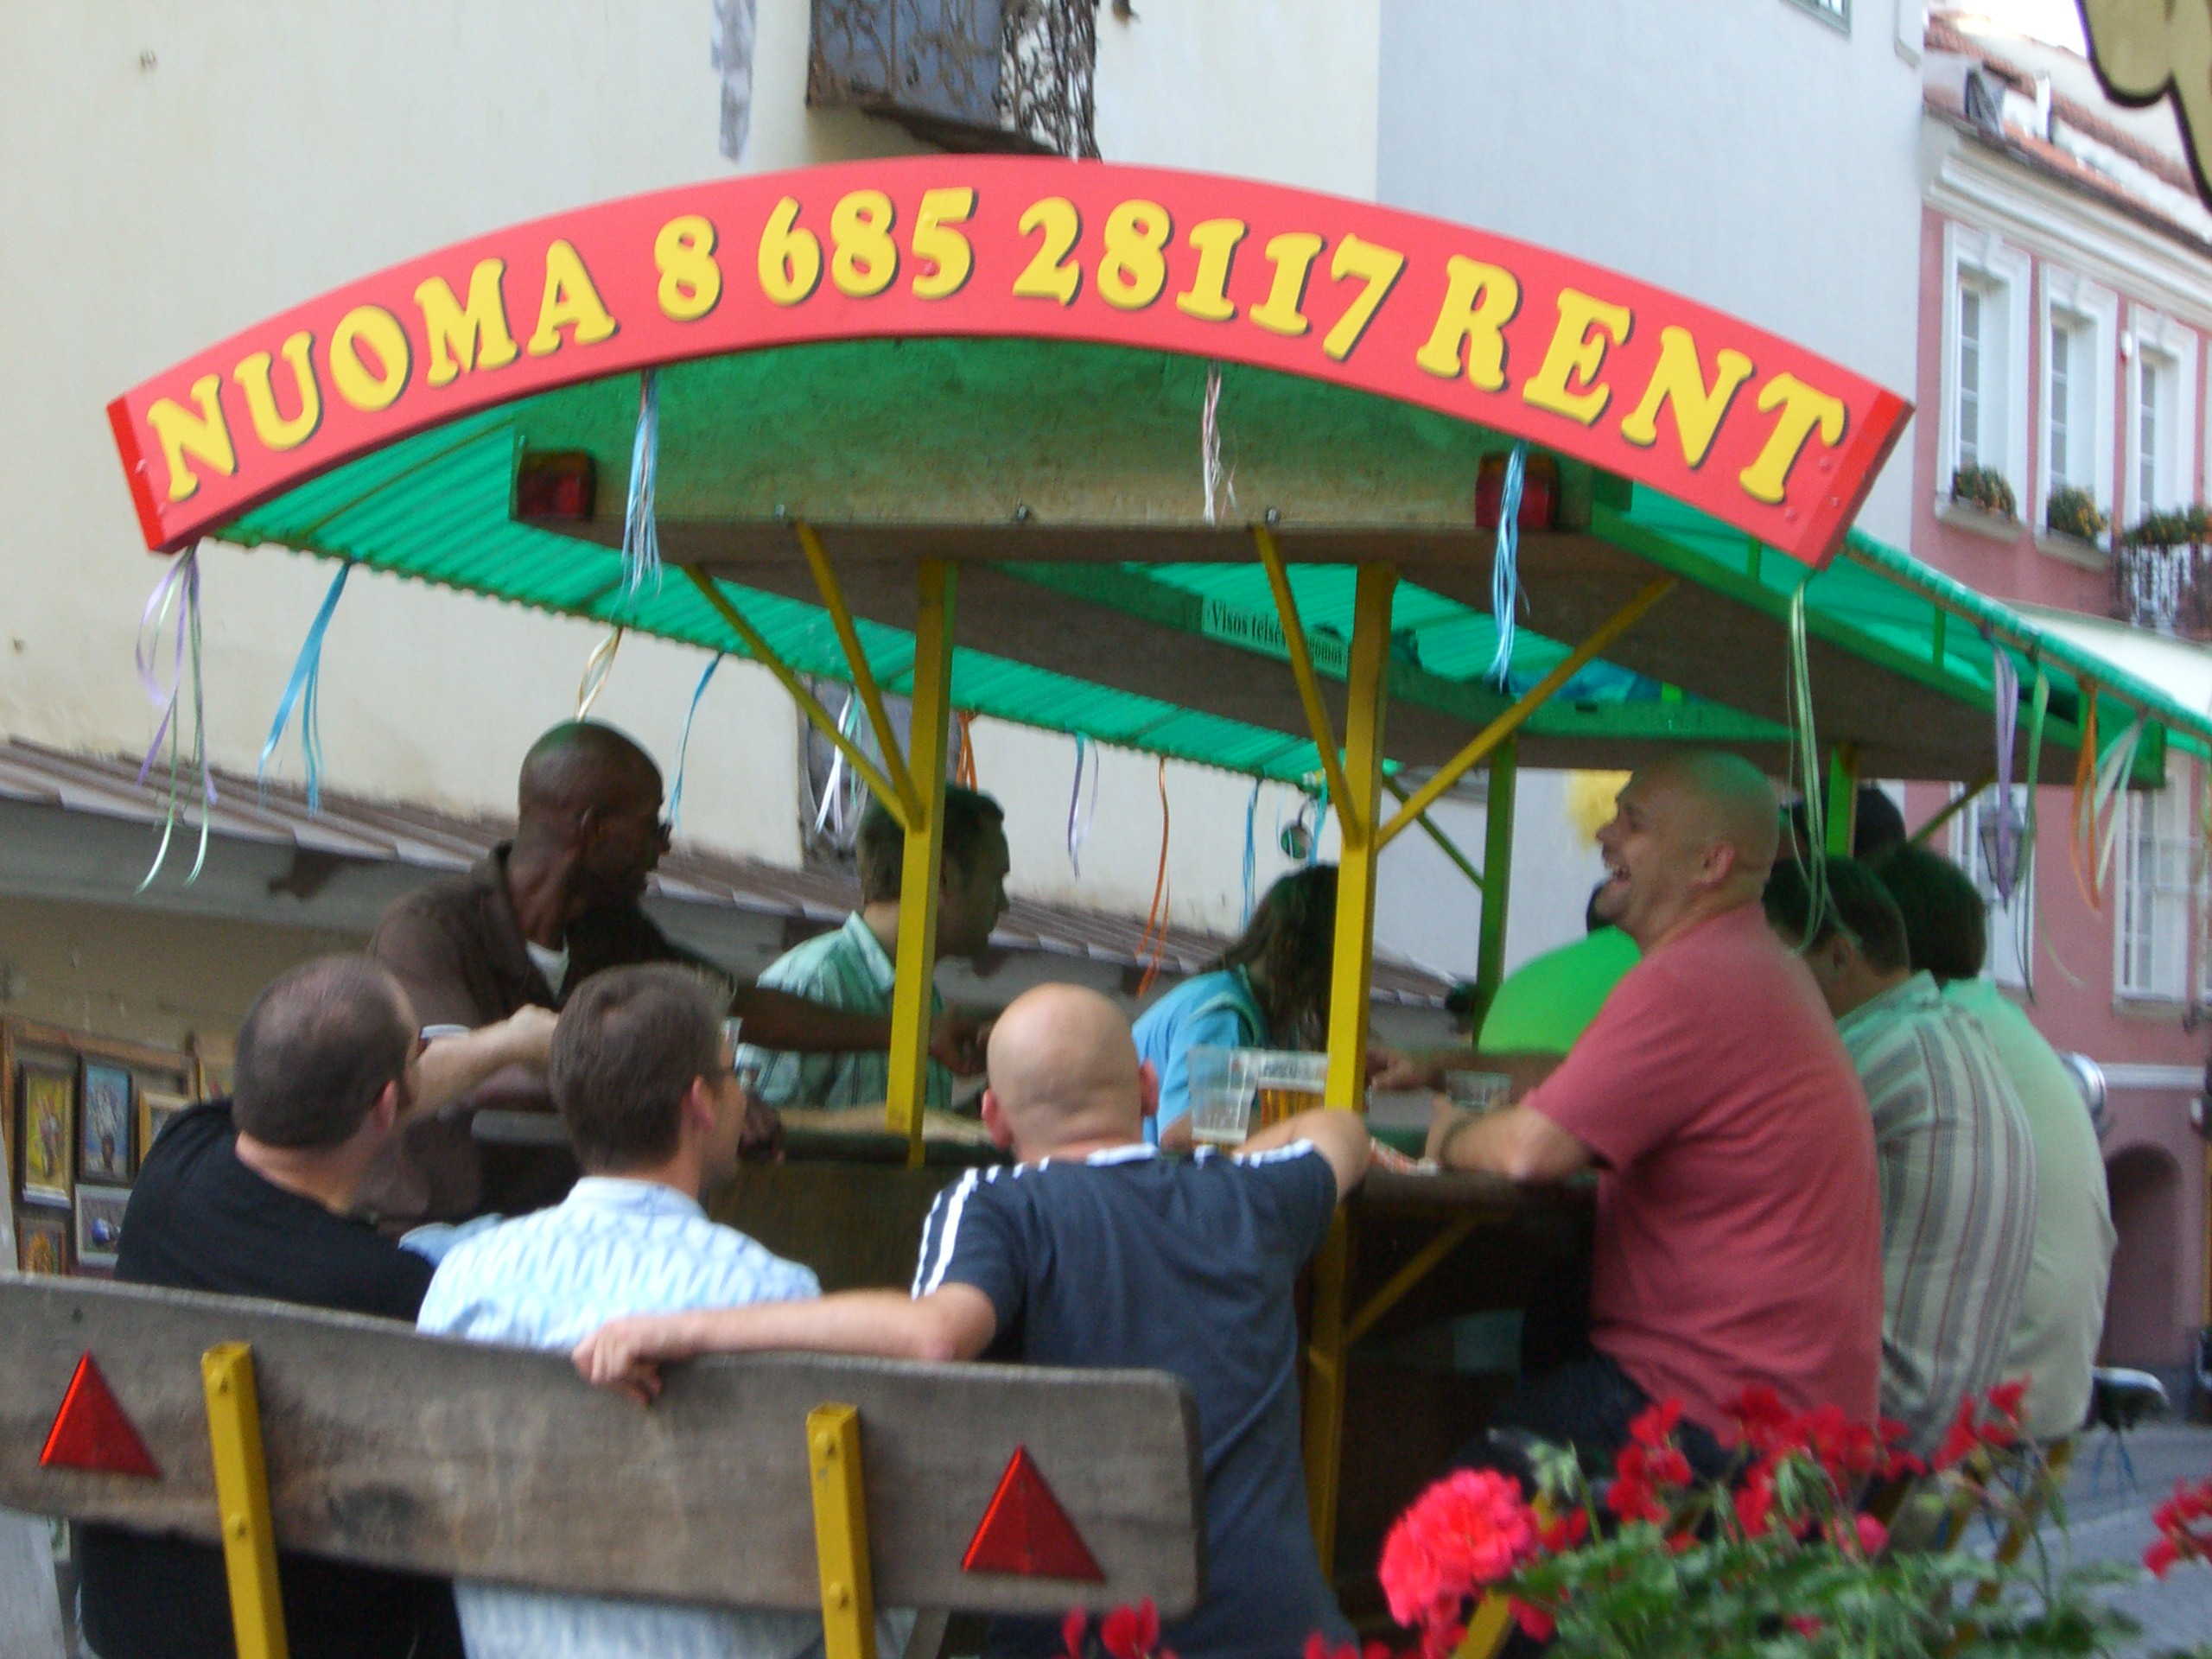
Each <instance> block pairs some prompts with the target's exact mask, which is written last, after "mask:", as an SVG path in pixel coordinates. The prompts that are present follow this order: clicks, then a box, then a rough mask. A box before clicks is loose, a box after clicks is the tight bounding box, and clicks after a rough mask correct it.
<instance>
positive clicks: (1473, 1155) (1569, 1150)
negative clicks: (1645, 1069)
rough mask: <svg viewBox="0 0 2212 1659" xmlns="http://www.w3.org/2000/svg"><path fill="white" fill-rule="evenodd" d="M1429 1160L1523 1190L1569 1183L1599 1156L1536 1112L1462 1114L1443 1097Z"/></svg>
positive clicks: (1517, 1109) (1523, 1108)
mask: <svg viewBox="0 0 2212 1659" xmlns="http://www.w3.org/2000/svg"><path fill="white" fill-rule="evenodd" d="M1428 1155H1429V1156H1430V1157H1431V1158H1433V1159H1434V1160H1436V1161H1437V1162H1438V1163H1440V1164H1441V1165H1442V1166H1444V1167H1445V1168H1446V1169H1471V1170H1477V1171H1482V1172H1485V1173H1490V1174H1492V1175H1503V1176H1504V1177H1505V1179H1508V1180H1510V1181H1516V1182H1519V1183H1522V1184H1523V1185H1528V1184H1531V1183H1537V1182H1543V1181H1563V1180H1565V1179H1567V1177H1568V1176H1570V1175H1572V1174H1573V1173H1575V1172H1576V1171H1577V1170H1580V1169H1586V1168H1588V1167H1589V1166H1590V1164H1591V1163H1592V1160H1593V1159H1594V1157H1595V1154H1592V1152H1591V1150H1590V1148H1589V1147H1586V1146H1585V1145H1584V1144H1583V1143H1582V1142H1581V1141H1579V1140H1577V1139H1576V1138H1575V1137H1574V1136H1573V1135H1569V1134H1568V1133H1567V1131H1566V1130H1565V1129H1562V1128H1560V1126H1559V1125H1558V1124H1556V1123H1554V1122H1552V1121H1551V1119H1549V1118H1548V1117H1546V1116H1544V1115H1543V1114H1542V1113H1541V1112H1540V1111H1537V1110H1535V1109H1534V1108H1532V1107H1529V1106H1509V1107H1507V1108H1506V1109H1504V1110H1503V1111H1499V1112H1489V1113H1484V1114H1481V1115H1478V1114H1476V1113H1473V1112H1463V1111H1459V1110H1458V1109H1456V1108H1454V1107H1453V1106H1452V1104H1451V1103H1449V1102H1447V1101H1446V1100H1443V1099H1441V1098H1439V1100H1438V1101H1437V1103H1436V1117H1435V1121H1434V1122H1432V1123H1431V1124H1430V1125H1429V1129H1428Z"/></svg>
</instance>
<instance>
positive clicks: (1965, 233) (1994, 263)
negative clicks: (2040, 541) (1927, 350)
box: [1936, 219, 2043, 524]
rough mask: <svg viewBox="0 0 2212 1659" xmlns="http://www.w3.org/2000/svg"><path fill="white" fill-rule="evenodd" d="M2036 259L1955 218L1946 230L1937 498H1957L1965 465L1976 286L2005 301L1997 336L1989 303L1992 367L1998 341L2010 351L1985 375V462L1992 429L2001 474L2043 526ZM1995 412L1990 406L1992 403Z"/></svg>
mask: <svg viewBox="0 0 2212 1659" xmlns="http://www.w3.org/2000/svg"><path fill="white" fill-rule="evenodd" d="M2034 268H2035V266H2034V261H2033V260H2031V258H2029V257H2028V256H2027V255H2026V254H2025V253H2024V252H2022V251H2020V250H2019V249H2018V248H2015V247H2012V246H2010V245H2007V244H2006V243H2005V240H2004V239H2003V238H2001V237H1999V236H1998V235H1997V234H1996V233H1995V232H1991V231H1984V230H1979V229H1977V228H1975V227H1974V226H1970V225H1962V224H1961V223H1959V221H1957V220H1956V219H1950V220H1947V221H1945V223H1944V226H1943V393H1942V430H1941V434H1940V438H1939V442H1938V444H1937V448H1936V455H1937V458H1938V464H1937V466H1936V504H1937V505H1938V506H1939V508H1940V507H1945V506H1948V505H1949V504H1950V499H1951V474H1953V473H1954V472H1955V471H1956V470H1957V468H1958V465H1959V290H1960V287H1961V284H1962V283H1974V285H1975V286H1977V287H1979V288H1981V289H1984V290H1986V293H1987V294H1988V296H1989V298H1990V299H1993V300H1995V301H1997V302H1999V307H2000V308H2001V312H2002V315H2001V316H2000V317H1999V319H1998V320H1997V324H1998V326H1997V330H1996V332H1995V333H1994V334H1993V332H1992V328H1991V323H1990V320H1989V318H1988V315H1987V314H1988V312H1989V310H1990V305H1989V303H1988V302H1986V301H1985V302H1984V305H1983V308H1982V309H1983V313H1984V319H1983V323H1982V347H1981V351H1982V358H1983V360H1984V363H1985V365H1986V362H1987V359H1988V357H1989V354H1990V349H1991V345H1992V342H1993V340H1994V341H1995V342H1996V343H1997V344H1998V345H1999V347H2000V348H2001V349H2002V351H2003V353H2004V361H2003V362H2002V363H2001V364H2000V365H1998V367H1997V369H1996V371H1995V372H1994V374H1993V373H1992V372H1991V371H1990V370H1989V369H1988V368H1987V367H1986V366H1985V368H1984V370H1983V374H1982V388H1981V390H1982V397H1981V417H1982V418H1981V427H1982V433H1983V435H1982V437H1981V440H1980V446H1981V450H1982V464H1983V465H1984V466H1987V465H1989V464H1990V462H1989V449H1990V446H1991V440H1990V437H1989V435H1988V434H1989V433H1990V432H1991V430H1992V429H1994V430H1995V432H1996V435H1997V441H1998V442H1999V444H2000V445H2001V448H1999V464H1998V465H1997V467H1996V469H1995V470H1996V471H1997V472H1998V473H1999V474H2001V475H2002V476H2003V478H2004V480H2005V482H2006V483H2008V484H2010V485H2011V486H2012V499H2014V500H2015V501H2017V502H2018V504H2019V508H2020V521H2021V523H2022V524H2041V523H2042V522H2043V512H2042V506H2043V504H2042V503H2041V502H2039V501H2037V500H2035V499H2033V498H2032V496H2031V494H2030V493H2029V489H2028V325H2029V315H2030V312H2029V305H2028V300H2029V296H2030V292H2031V283H2030V280H2029V279H2030V277H2031V274H2032V273H2033V270H2034ZM1993 401H1994V402H1995V403H1996V405H1997V406H1996V408H1995V409H1994V410H1993V409H1992V408H1991V404H1992V402H1993Z"/></svg>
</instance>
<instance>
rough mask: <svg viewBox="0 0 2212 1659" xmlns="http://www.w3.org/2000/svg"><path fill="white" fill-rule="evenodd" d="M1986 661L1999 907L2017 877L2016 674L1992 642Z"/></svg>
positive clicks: (1993, 877)
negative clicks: (1992, 711)
mask: <svg viewBox="0 0 2212 1659" xmlns="http://www.w3.org/2000/svg"><path fill="white" fill-rule="evenodd" d="M1989 660H1990V665H1991V668H1992V670H1993V681H1994V683H1993V687H1992V690H1993V694H1994V700H1995V703H1996V713H1997V857H1996V861H1995V863H1996V868H1993V869H1992V870H1991V871H1990V872H1989V880H1990V885H1991V886H1992V887H1995V888H1996V889H1997V902H1998V903H1999V905H2000V906H2002V905H2009V904H2011V903H2012V889H2013V887H2015V886H2017V885H2018V881H2019V876H2020V872H2019V869H2018V864H2019V851H2020V849H2019V832H2018V828H2017V827H2016V826H2015V825H2014V823H2013V822H2012V740H2013V737H2014V734H2016V733H2017V732H2018V728H2019V721H2020V672H2019V671H2018V669H2016V668H2014V667H2013V666H2012V654H2011V653H2010V652H2007V651H2006V650H2005V647H2004V646H2003V645H1999V644H1997V643H1995V642H1994V641H1992V642H1991V645H1990V652H1989Z"/></svg>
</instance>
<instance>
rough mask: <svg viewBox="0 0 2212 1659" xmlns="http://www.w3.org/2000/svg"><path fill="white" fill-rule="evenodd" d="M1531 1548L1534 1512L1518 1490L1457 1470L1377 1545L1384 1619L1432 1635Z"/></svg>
mask: <svg viewBox="0 0 2212 1659" xmlns="http://www.w3.org/2000/svg"><path fill="white" fill-rule="evenodd" d="M1536 1548H1537V1539H1536V1516H1535V1511H1534V1510H1531V1509H1530V1508H1529V1505H1528V1503H1526V1502H1525V1501H1524V1500H1523V1499H1522V1496H1521V1489H1520V1487H1519V1486H1518V1485H1516V1484H1515V1483H1514V1482H1513V1481H1511V1480H1510V1479H1509V1478H1506V1477H1505V1476H1503V1475H1501V1474H1497V1473H1496V1472H1495V1471H1491V1470H1487V1469H1462V1470H1459V1471H1457V1472H1455V1473H1453V1474H1450V1475H1447V1476H1446V1477H1445V1478H1443V1479H1442V1480H1440V1481H1438V1482H1437V1483H1436V1484H1434V1485H1433V1486H1431V1487H1430V1488H1429V1489H1428V1490H1427V1491H1425V1492H1423V1493H1422V1494H1421V1496H1420V1497H1418V1498H1416V1499H1414V1503H1413V1506H1412V1508H1410V1509H1408V1510H1407V1511H1406V1512H1405V1513H1404V1514H1403V1515H1402V1516H1399V1517H1398V1519H1397V1522H1395V1524H1394V1525H1393V1526H1392V1527H1391V1529H1390V1532H1389V1536H1388V1537H1386V1538H1385V1539H1384V1540H1383V1559H1382V1562H1381V1564H1380V1566H1379V1567H1378V1569H1377V1575H1378V1576H1379V1577H1380V1578H1381V1580H1382V1581H1383V1595H1384V1597H1385V1599H1387V1600H1388V1601H1389V1605H1390V1617H1391V1618H1395V1619H1396V1620H1397V1621H1398V1623H1399V1624H1405V1625H1409V1626H1410V1625H1419V1626H1421V1628H1422V1629H1423V1630H1425V1631H1429V1632H1431V1633H1433V1631H1434V1630H1436V1628H1437V1627H1438V1626H1440V1625H1441V1624H1444V1623H1446V1622H1447V1621H1449V1620H1452V1619H1455V1618H1458V1617H1459V1615H1460V1613H1461V1611H1462V1610H1463V1609H1464V1608H1465V1604H1466V1601H1467V1599H1468V1598H1469V1597H1470V1596H1472V1595H1473V1594H1475V1593H1476V1592H1477V1591H1478V1589H1479V1588H1481V1587H1482V1586H1488V1585H1492V1584H1496V1583H1497V1582H1498V1581H1499V1580H1503V1579H1504V1578H1506V1577H1508V1576H1509V1575H1510V1574H1511V1573H1512V1572H1513V1571H1514V1569H1515V1568H1516V1567H1519V1566H1520V1565H1521V1564H1522V1562H1524V1561H1526V1560H1529V1559H1531V1558H1532V1557H1533V1556H1534V1555H1535V1554H1536Z"/></svg>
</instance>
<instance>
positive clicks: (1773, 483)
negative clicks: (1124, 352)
mask: <svg viewBox="0 0 2212 1659" xmlns="http://www.w3.org/2000/svg"><path fill="white" fill-rule="evenodd" d="M1773 409H1779V410H1781V411H1782V418H1781V419H1779V420H1777V422H1775V423H1774V431H1773V432H1772V433H1771V434H1770V435H1769V436H1768V438H1767V441H1766V448H1764V449H1762V450H1760V451H1759V454H1758V460H1757V461H1753V462H1752V463H1751V465H1750V466H1748V467H1745V468H1744V470H1743V471H1742V472H1740V473H1738V474H1736V477H1737V480H1738V482H1739V483H1741V484H1742V485H1743V486H1744V491H1745V494H1747V495H1749V496H1750V497H1751V499H1753V500H1756V501H1764V502H1766V503H1768V504H1769V505H1772V504H1774V503H1777V502H1779V501H1780V500H1781V499H1782V497H1783V491H1784V490H1785V489H1786V488H1787V487H1788V486H1789V469H1790V468H1791V467H1794V466H1796V464H1797V455H1798V452H1799V451H1800V450H1802V449H1803V448H1804V447H1805V440H1806V439H1807V438H1808V437H1809V436H1810V435H1812V432H1813V429H1814V428H1815V427H1818V428H1819V429H1820V433H1821V442H1822V443H1824V444H1826V445H1827V447H1828V448H1831V449H1833V448H1835V447H1836V445H1838V444H1839V443H1841V442H1843V430H1844V426H1845V418H1844V409H1843V400H1842V399H1841V398H1840V397H1829V396H1828V394H1827V393H1826V392H1825V391H1816V390H1815V388H1813V387H1811V386H1808V385H1806V384H1805V383H1804V382H1803V381H1802V380H1800V379H1799V378H1797V377H1796V375H1794V374H1777V375H1776V376H1775V377H1774V378H1773V379H1771V380H1770V381H1768V382H1767V383H1766V384H1765V385H1763V386H1761V387H1760V388H1759V399H1758V410H1759V413H1760V414H1762V415H1764V414H1765V413H1766V412H1767V411H1768V410H1773Z"/></svg>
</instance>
